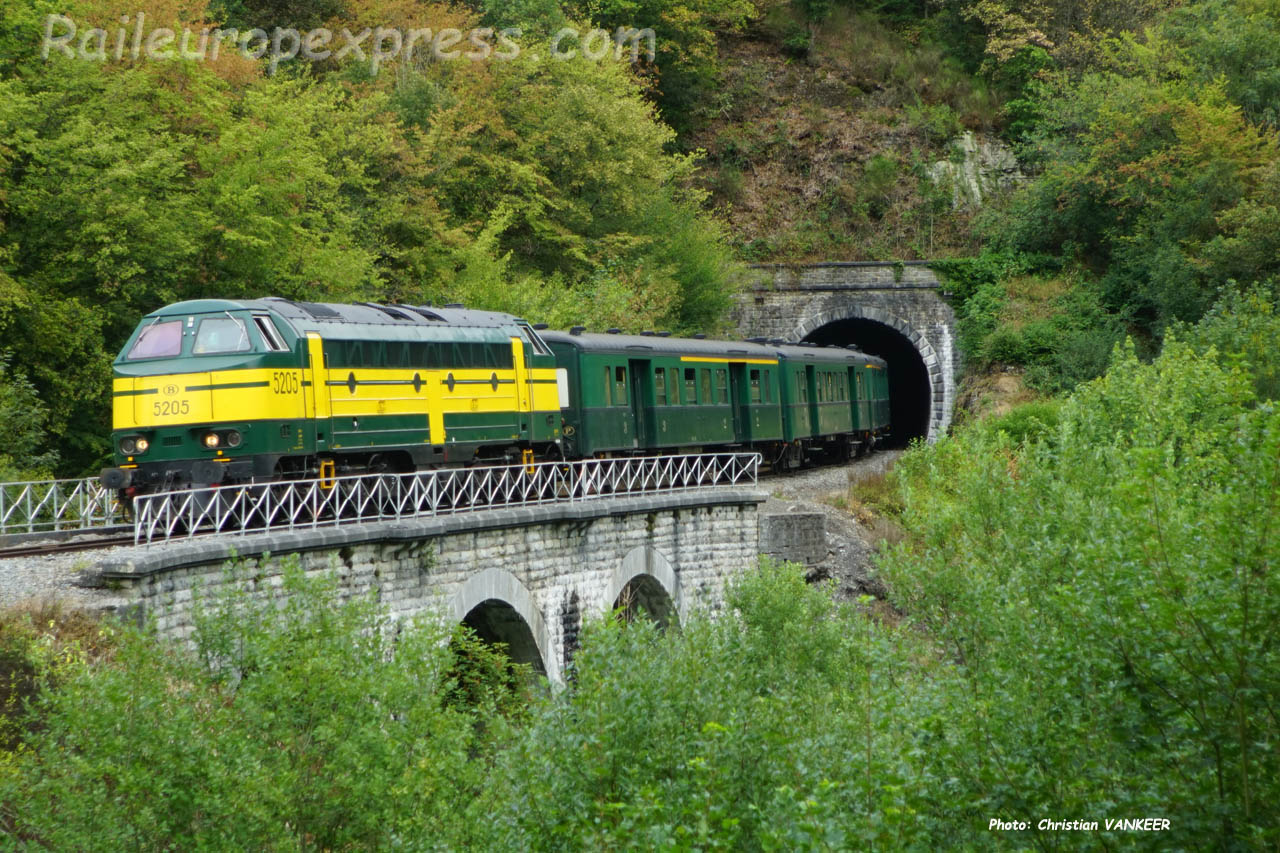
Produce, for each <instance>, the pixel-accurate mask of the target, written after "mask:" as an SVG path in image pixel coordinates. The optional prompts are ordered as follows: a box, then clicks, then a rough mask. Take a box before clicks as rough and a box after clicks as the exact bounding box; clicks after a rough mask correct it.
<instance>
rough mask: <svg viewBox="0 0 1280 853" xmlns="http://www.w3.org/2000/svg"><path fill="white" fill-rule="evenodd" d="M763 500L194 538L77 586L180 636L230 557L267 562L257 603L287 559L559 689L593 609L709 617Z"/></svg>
mask: <svg viewBox="0 0 1280 853" xmlns="http://www.w3.org/2000/svg"><path fill="white" fill-rule="evenodd" d="M765 498H766V495H765V494H764V493H763V492H760V491H757V490H754V489H748V490H743V489H714V490H709V491H703V492H689V493H676V494H658V495H652V496H643V497H635V498H617V499H609V500H601V501H593V502H581V503H567V504H548V505H544V506H532V507H517V508H508V509H501V510H489V511H482V512H473V513H463V514H458V515H452V516H443V517H437V518H423V519H415V520H411V521H400V522H385V523H381V524H367V525H357V526H349V527H336V528H320V529H314V530H302V531H295V532H287V533H272V534H266V535H259V536H250V537H241V538H236V539H230V540H229V539H227V538H219V539H216V540H204V541H202V540H194V541H190V542H186V543H173V544H169V545H165V546H163V547H160V548H151V549H135V550H134V553H133V554H132V555H131V556H127V557H123V558H118V559H116V560H114V561H113V562H107V563H104V564H102V565H100V566H99V567H98V570H97V572H96V574H95V575H94V576H93V577H92V578H91V579H89V580H88V581H87V582H88V583H91V584H97V585H99V586H100V587H102V588H104V589H110V590H111V592H110V593H109V594H110V596H111V597H112V598H113V603H112V605H111V609H115V610H116V611H117V612H120V613H121V614H122V615H128V616H132V617H133V618H136V619H139V620H148V621H150V622H151V623H152V624H153V625H154V626H155V628H156V630H157V631H158V632H159V633H160V634H161V635H163V636H169V637H172V638H176V639H185V638H187V637H189V636H190V635H191V634H192V632H193V630H194V623H193V618H192V617H193V612H192V611H193V602H194V600H195V598H196V597H197V596H199V595H201V594H204V595H208V594H212V593H213V592H215V591H216V590H217V589H218V588H219V587H220V586H222V585H224V584H227V583H242V584H243V583H246V581H244V580H242V579H241V580H237V579H236V578H235V577H234V576H233V575H232V574H230V573H229V572H228V571H227V569H226V564H227V561H228V560H229V559H232V558H234V557H242V558H245V559H258V558H260V557H261V556H262V555H263V554H268V553H269V554H271V555H273V559H272V560H264V561H263V562H262V564H261V565H260V566H258V567H255V569H254V571H253V572H252V573H251V574H252V575H253V576H254V577H256V578H257V579H256V580H255V581H253V582H252V583H253V587H254V589H256V590H257V591H258V594H263V595H269V594H271V591H272V590H273V589H278V588H279V587H280V584H281V581H282V576H281V573H280V566H279V561H278V560H276V559H274V556H278V555H281V554H288V553H297V554H298V555H299V559H300V560H301V563H302V568H303V570H304V571H305V572H307V573H308V574H311V573H336V576H337V578H338V581H339V590H340V593H341V595H343V596H344V597H350V596H360V595H369V594H372V595H373V596H374V597H375V598H376V600H377V601H378V602H379V603H380V604H381V605H382V606H384V607H385V608H386V609H387V610H388V612H389V613H390V614H391V615H392V616H393V617H395V618H398V619H408V618H413V617H417V616H429V617H430V616H436V617H439V618H443V619H446V620H451V621H453V622H455V623H456V622H467V624H472V625H473V626H475V627H476V628H477V630H478V631H479V632H480V633H481V636H484V632H485V631H486V630H487V631H491V632H495V633H497V634H498V636H496V637H492V638H491V639H499V640H502V641H504V642H507V643H508V644H509V646H510V651H511V653H512V657H513V658H515V659H516V660H517V661H520V662H526V661H527V662H529V663H531V664H533V665H534V667H535V669H537V670H540V671H542V672H544V673H545V674H546V675H547V677H548V678H549V679H550V680H551V681H552V682H553V683H558V682H561V681H562V680H563V676H564V673H565V670H566V667H567V666H568V664H569V663H570V661H571V659H572V655H573V652H574V649H575V648H576V644H577V636H578V631H579V630H580V628H581V626H582V623H583V620H584V619H587V618H590V616H591V615H592V614H602V613H607V612H609V611H610V610H612V609H613V608H614V607H615V606H617V605H618V604H622V605H627V604H628V603H630V604H631V605H632V606H633V607H635V606H639V607H641V608H642V609H644V610H647V611H649V612H650V614H651V615H653V616H654V617H655V619H656V620H657V621H659V623H660V624H666V623H669V622H673V621H674V622H679V621H682V620H683V619H684V618H686V617H687V615H688V614H689V613H690V612H691V610H693V609H695V608H710V609H713V610H714V609H718V608H719V607H720V606H721V603H722V601H723V595H724V589H725V584H726V582H727V581H728V579H729V578H730V577H732V576H733V575H735V574H736V573H739V572H741V571H744V570H746V569H748V568H750V567H752V566H754V565H755V562H756V560H757V558H758V555H759V553H760V552H761V550H768V549H761V547H760V544H759V543H760V538H759V537H760V532H759V518H758V516H759V507H760V504H761V503H762V502H763V501H764V500H765ZM103 594H104V596H105V595H107V594H108V593H106V592H104V593H103ZM104 604H105V602H104ZM486 613H487V615H485V614H486ZM503 630H506V631H508V632H509V633H508V634H506V635H504V634H502V633H501V632H502V631H503Z"/></svg>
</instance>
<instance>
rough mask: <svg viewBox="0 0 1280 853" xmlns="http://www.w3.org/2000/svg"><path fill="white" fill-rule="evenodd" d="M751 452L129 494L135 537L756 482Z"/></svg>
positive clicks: (304, 525) (146, 541)
mask: <svg viewBox="0 0 1280 853" xmlns="http://www.w3.org/2000/svg"><path fill="white" fill-rule="evenodd" d="M759 470H760V455H759V454H757V453H709V454H701V455H697V456H639V457H626V458H621V459H585V460H579V461H576V462H539V463H536V464H533V465H526V464H524V463H519V464H515V465H494V466H486V467H476V468H444V469H439V470H435V471H424V472H417V473H410V474H349V475H345V476H341V477H329V478H321V477H317V478H313V479H307V480H286V481H279V482H266V483H249V484H238V485H231V486H221V487H209V488H200V489H188V490H183V491H170V492H156V493H153V494H149V495H143V496H140V497H137V498H135V499H134V504H133V509H134V543H135V544H143V545H150V544H152V543H155V542H167V541H169V540H172V539H182V538H191V537H194V536H199V535H207V534H214V533H227V534H241V535H243V534H247V533H263V532H267V531H272V530H296V529H314V528H317V527H327V526H335V525H338V524H345V523H349V522H363V521H395V520H402V519H407V518H421V517H430V516H437V515H446V514H450V513H459V512H473V511H476V510H483V509H494V508H500V507H509V506H530V505H536V504H546V503H564V502H574V501H584V500H598V499H601V498H610V497H626V496H629V495H637V494H651V493H654V492H674V491H684V490H691V489H703V488H708V487H714V486H735V485H748V484H750V485H755V484H756V482H757V477H758V475H759Z"/></svg>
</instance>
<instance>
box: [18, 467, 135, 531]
mask: <svg viewBox="0 0 1280 853" xmlns="http://www.w3.org/2000/svg"><path fill="white" fill-rule="evenodd" d="M121 516H122V513H121V509H120V503H119V500H118V498H117V495H116V492H115V491H113V490H111V489H104V488H103V487H102V484H101V483H99V482H98V478H97V477H86V478H84V479H81V480H26V481H22V482H16V483H0V536H7V535H10V534H17V533H45V532H49V531H57V530H90V529H94V528H98V527H111V526H113V525H116V524H119V523H121Z"/></svg>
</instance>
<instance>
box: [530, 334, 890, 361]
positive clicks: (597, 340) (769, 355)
mask: <svg viewBox="0 0 1280 853" xmlns="http://www.w3.org/2000/svg"><path fill="white" fill-rule="evenodd" d="M539 334H541V335H542V339H543V340H544V341H546V342H547V343H548V344H552V345H555V344H561V345H568V346H572V347H575V348H577V349H579V350H582V351H583V352H599V353H617V354H619V355H631V356H636V357H639V356H643V355H647V354H653V355H669V356H682V355H687V356H704V357H709V358H726V359H729V360H733V358H734V357H735V356H737V357H739V358H742V359H768V360H770V361H772V360H774V359H778V358H783V359H787V360H789V361H808V362H824V363H839V364H860V363H861V364H866V363H872V364H876V365H878V366H883V365H884V362H883V361H881V360H880V359H878V358H876V357H875V356H870V355H867V354H866V353H863V352H859V351H857V350H850V349H843V348H841V347H802V346H797V345H794V344H759V343H750V342H747V341H713V340H707V339H704V338H673V337H662V336H660V335H620V334H600V333H597V332H581V333H579V334H573V333H571V332H550V331H544V332H540V333H539Z"/></svg>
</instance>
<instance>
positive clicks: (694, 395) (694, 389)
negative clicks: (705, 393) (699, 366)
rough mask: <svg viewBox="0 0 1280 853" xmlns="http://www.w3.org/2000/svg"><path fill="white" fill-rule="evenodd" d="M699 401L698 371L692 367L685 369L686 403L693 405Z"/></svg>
mask: <svg viewBox="0 0 1280 853" xmlns="http://www.w3.org/2000/svg"><path fill="white" fill-rule="evenodd" d="M696 402H698V371H696V370H694V369H693V368H692V367H686V368H685V369H684V404H685V405H686V406H692V405H693V404H694V403H696Z"/></svg>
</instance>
